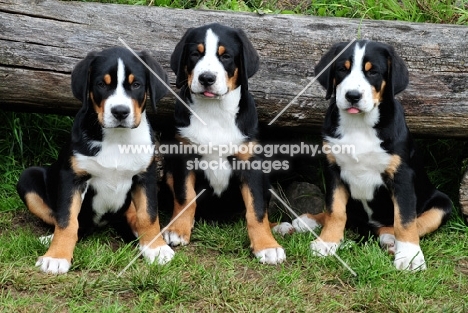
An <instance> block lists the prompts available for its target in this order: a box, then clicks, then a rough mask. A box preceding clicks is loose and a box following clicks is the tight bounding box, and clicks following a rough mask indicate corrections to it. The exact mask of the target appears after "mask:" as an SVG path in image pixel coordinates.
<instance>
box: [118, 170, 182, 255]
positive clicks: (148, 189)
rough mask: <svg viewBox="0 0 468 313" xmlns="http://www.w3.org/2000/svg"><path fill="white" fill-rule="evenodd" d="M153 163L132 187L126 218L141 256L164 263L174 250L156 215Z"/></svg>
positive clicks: (155, 186) (155, 187)
mask: <svg viewBox="0 0 468 313" xmlns="http://www.w3.org/2000/svg"><path fill="white" fill-rule="evenodd" d="M155 173H156V167H155V163H154V162H153V164H152V165H151V166H150V167H149V168H148V169H147V171H146V172H145V173H143V174H142V175H141V176H140V177H139V179H137V181H136V182H135V183H134V186H133V187H132V203H131V204H130V208H129V209H128V211H127V214H126V216H127V220H128V222H129V224H130V227H131V228H132V230H133V232H134V233H135V235H137V236H138V237H139V239H140V250H141V251H142V253H143V256H144V257H145V258H146V259H147V260H148V261H149V262H150V263H153V262H154V261H155V260H156V261H157V262H158V263H159V264H165V263H167V262H169V261H170V260H171V259H172V258H173V257H174V251H173V250H172V249H171V248H170V247H169V246H168V245H167V244H166V242H165V241H164V238H163V235H162V234H161V228H160V225H159V217H158V202H157V201H158V200H157V191H158V190H157V182H156V175H155Z"/></svg>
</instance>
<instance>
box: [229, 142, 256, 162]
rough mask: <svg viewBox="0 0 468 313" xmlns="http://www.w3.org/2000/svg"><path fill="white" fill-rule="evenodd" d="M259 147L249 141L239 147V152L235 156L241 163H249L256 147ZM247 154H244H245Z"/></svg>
mask: <svg viewBox="0 0 468 313" xmlns="http://www.w3.org/2000/svg"><path fill="white" fill-rule="evenodd" d="M256 145H257V142H255V141H249V142H245V143H243V144H241V145H240V146H239V152H238V153H236V154H234V157H235V158H236V159H238V160H241V161H248V160H250V158H251V157H252V156H253V151H254V147H255V146H256ZM245 151H246V153H242V152H245Z"/></svg>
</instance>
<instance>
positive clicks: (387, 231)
mask: <svg viewBox="0 0 468 313" xmlns="http://www.w3.org/2000/svg"><path fill="white" fill-rule="evenodd" d="M376 233H377V235H378V236H381V235H384V234H389V235H394V234H395V229H394V228H393V226H383V227H379V228H377V230H376Z"/></svg>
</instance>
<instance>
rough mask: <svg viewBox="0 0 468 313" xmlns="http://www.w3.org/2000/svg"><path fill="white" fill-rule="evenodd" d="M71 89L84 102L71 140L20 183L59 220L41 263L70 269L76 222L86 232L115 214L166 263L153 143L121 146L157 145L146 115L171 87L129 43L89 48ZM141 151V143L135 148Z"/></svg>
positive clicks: (38, 211)
mask: <svg viewBox="0 0 468 313" xmlns="http://www.w3.org/2000/svg"><path fill="white" fill-rule="evenodd" d="M139 56H140V57H141V59H142V60H144V62H145V63H146V64H147V65H148V66H149V67H150V68H151V69H152V70H153V71H154V72H156V73H157V74H158V75H159V76H160V77H162V78H163V79H167V78H166V77H167V76H166V73H165V71H164V70H163V69H162V68H161V66H160V65H159V64H158V63H157V62H156V60H155V59H153V58H152V57H151V56H150V55H149V54H148V53H146V52H142V53H140V54H139ZM71 78H72V91H73V94H74V96H75V97H76V98H78V99H79V100H80V101H82V103H83V105H82V107H81V109H80V111H79V112H78V114H77V115H76V118H75V120H74V123H73V128H72V131H71V138H70V142H69V143H68V144H67V145H65V146H64V148H63V149H62V151H61V152H60V154H59V157H58V159H57V161H56V162H55V163H53V164H52V165H50V166H44V167H31V168H28V169H26V170H25V171H24V172H23V173H22V174H21V177H20V179H19V182H18V185H17V189H18V193H19V195H20V197H21V199H22V200H23V201H24V203H25V204H26V206H27V207H28V208H29V210H30V211H31V212H32V213H34V214H35V215H37V216H38V217H39V218H41V219H42V220H43V221H44V222H46V223H48V224H50V225H53V226H54V234H53V236H52V241H51V243H50V246H49V249H48V251H47V252H46V254H45V255H43V256H41V257H39V259H38V261H37V263H36V266H40V268H41V270H42V271H43V272H47V273H65V272H67V271H68V270H69V268H70V265H71V260H72V257H73V250H74V248H75V244H76V242H77V239H78V230H80V234H81V233H86V232H87V231H88V230H89V229H90V228H92V227H94V226H100V225H102V224H104V223H106V221H108V220H110V219H113V217H116V216H120V217H122V219H124V220H125V219H126V221H127V222H128V224H129V226H130V228H131V230H132V231H133V232H134V234H136V235H137V236H139V237H140V238H139V244H140V249H143V255H144V257H145V258H146V259H147V260H149V261H150V262H153V261H155V260H156V261H157V262H158V263H160V264H163V263H165V262H167V261H169V260H170V259H171V258H172V257H173V254H174V252H173V250H172V249H171V248H170V247H169V246H168V245H167V244H166V243H165V242H164V239H163V238H162V237H161V236H159V238H158V239H156V240H155V241H154V242H152V241H153V239H154V238H155V237H156V236H157V235H158V234H159V232H160V226H159V221H158V205H157V169H156V164H155V161H154V155H153V151H151V149H148V150H147V151H146V152H143V153H133V152H132V151H129V152H128V151H127V152H128V153H127V152H125V151H121V150H120V149H121V148H122V147H124V146H125V145H145V146H149V147H151V146H153V145H154V136H153V131H152V129H151V127H150V124H149V122H148V121H147V118H146V113H145V105H146V98H147V94H148V92H149V95H150V97H151V104H152V106H153V107H154V108H155V107H156V103H157V102H158V100H159V99H160V98H162V97H163V96H164V95H165V94H166V91H167V90H166V88H165V86H164V85H163V84H161V83H160V82H159V80H158V79H157V78H156V77H154V75H153V74H151V73H150V71H149V70H148V69H147V68H146V67H145V66H144V65H143V64H142V63H141V62H140V61H139V60H138V59H137V58H136V57H135V56H134V55H133V54H132V53H131V52H130V51H128V50H127V49H124V48H120V47H115V48H109V49H106V50H103V51H101V52H91V53H89V54H88V55H87V56H86V58H85V59H84V60H82V61H80V62H79V63H78V64H77V65H76V67H75V68H74V70H73V72H72V77H71ZM137 152H141V151H137Z"/></svg>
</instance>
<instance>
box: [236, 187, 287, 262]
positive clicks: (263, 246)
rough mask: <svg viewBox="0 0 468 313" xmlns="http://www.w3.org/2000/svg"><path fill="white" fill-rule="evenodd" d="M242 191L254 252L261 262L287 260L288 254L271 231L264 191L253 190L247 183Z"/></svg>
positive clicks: (251, 245) (248, 230)
mask: <svg viewBox="0 0 468 313" xmlns="http://www.w3.org/2000/svg"><path fill="white" fill-rule="evenodd" d="M241 192H242V198H243V200H244V203H245V208H246V219H247V232H248V234H249V238H250V247H251V248H252V251H253V253H254V254H255V256H256V257H257V258H258V259H259V261H260V262H261V263H267V264H279V263H282V262H283V261H284V260H286V254H285V252H284V249H283V248H282V247H281V246H280V245H279V244H278V242H277V241H276V240H275V238H274V237H273V235H272V233H271V229H270V223H269V221H268V214H267V211H266V208H265V205H264V201H263V195H262V193H261V192H260V191H254V190H252V189H251V188H250V187H249V185H247V184H243V185H242V186H241Z"/></svg>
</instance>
